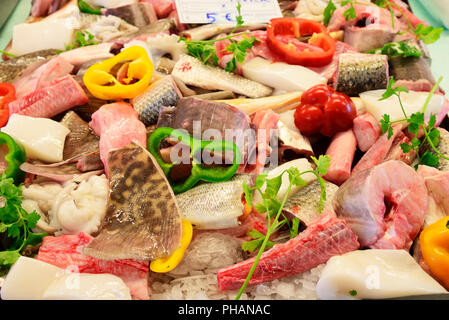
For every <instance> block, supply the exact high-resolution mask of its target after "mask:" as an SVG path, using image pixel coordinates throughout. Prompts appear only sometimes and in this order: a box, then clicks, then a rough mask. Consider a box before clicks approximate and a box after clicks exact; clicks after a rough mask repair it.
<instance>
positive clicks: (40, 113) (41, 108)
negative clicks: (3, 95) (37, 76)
mask: <svg viewBox="0 0 449 320" xmlns="http://www.w3.org/2000/svg"><path fill="white" fill-rule="evenodd" d="M88 102H89V98H88V97H87V95H86V93H85V92H84V91H83V89H82V88H81V86H80V85H79V84H78V83H77V82H76V81H75V79H73V77H72V76H70V75H67V76H65V77H63V78H60V79H57V80H54V81H52V82H50V84H49V85H48V86H46V87H44V88H41V89H38V90H36V91H34V92H32V93H30V94H28V95H26V96H25V97H23V98H21V99H17V100H15V101H13V102H11V103H10V104H9V113H10V114H14V113H18V114H22V115H25V116H31V117H36V118H51V117H53V116H55V115H57V114H59V113H61V112H64V111H66V110H69V109H71V108H73V107H76V106H80V105H83V104H86V103H88Z"/></svg>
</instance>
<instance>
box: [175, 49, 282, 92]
mask: <svg viewBox="0 0 449 320" xmlns="http://www.w3.org/2000/svg"><path fill="white" fill-rule="evenodd" d="M172 75H173V76H175V77H177V78H179V79H181V81H183V82H184V83H185V84H187V85H192V86H196V87H200V88H203V89H209V90H223V91H232V92H235V93H239V94H242V95H245V96H247V97H250V98H261V97H266V96H268V95H270V94H271V93H272V92H273V89H272V88H270V87H267V86H265V85H263V84H261V83H258V82H255V81H252V80H248V79H246V78H244V77H241V76H239V75H236V74H232V73H229V72H226V71H224V70H223V69H221V68H218V67H214V66H209V65H204V64H203V63H202V62H201V61H200V60H198V59H196V58H193V57H191V56H188V55H181V57H180V59H179V60H178V61H177V62H176V64H175V67H174V68H173V72H172Z"/></svg>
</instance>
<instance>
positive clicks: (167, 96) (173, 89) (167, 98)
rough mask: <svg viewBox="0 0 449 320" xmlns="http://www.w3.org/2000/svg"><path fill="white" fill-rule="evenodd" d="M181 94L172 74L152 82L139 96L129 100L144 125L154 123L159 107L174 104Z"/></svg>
mask: <svg viewBox="0 0 449 320" xmlns="http://www.w3.org/2000/svg"><path fill="white" fill-rule="evenodd" d="M181 98H182V94H181V92H180V91H179V89H178V87H177V86H176V83H175V81H174V79H173V77H172V76H167V77H164V78H162V79H161V80H158V81H156V82H154V83H153V84H152V85H150V87H149V88H148V89H147V90H146V91H145V92H144V93H142V94H140V95H139V96H137V97H135V98H134V99H132V100H131V103H132V105H133V106H134V109H135V110H136V111H137V113H138V114H139V119H140V121H142V122H143V123H144V124H145V125H146V126H149V125H152V124H156V123H157V119H158V117H159V111H160V109H161V107H169V106H176V104H177V103H178V101H179V99H181Z"/></svg>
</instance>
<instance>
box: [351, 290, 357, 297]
mask: <svg viewBox="0 0 449 320" xmlns="http://www.w3.org/2000/svg"><path fill="white" fill-rule="evenodd" d="M349 294H350V295H351V296H353V297H355V296H356V295H357V290H351V291H349Z"/></svg>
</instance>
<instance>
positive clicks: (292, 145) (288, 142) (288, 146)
mask: <svg viewBox="0 0 449 320" xmlns="http://www.w3.org/2000/svg"><path fill="white" fill-rule="evenodd" d="M291 111H293V110H291ZM287 112H288V113H290V111H287ZM284 113H285V112H284ZM292 117H293V115H292ZM277 129H278V138H279V142H280V145H279V155H280V156H281V157H282V159H288V158H289V157H292V156H295V157H298V156H299V155H305V156H312V155H313V149H312V145H311V144H310V141H309V139H307V138H306V137H304V136H303V135H302V134H301V132H299V130H298V129H297V128H296V127H294V128H290V127H289V126H287V125H286V124H285V123H284V122H283V121H282V114H281V115H280V120H279V122H278V123H277Z"/></svg>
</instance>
